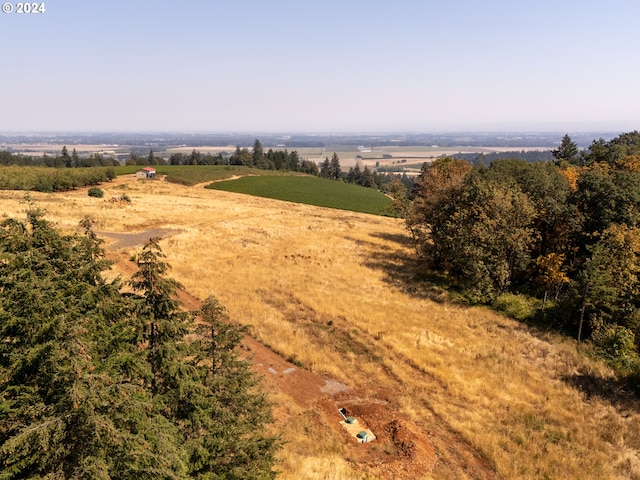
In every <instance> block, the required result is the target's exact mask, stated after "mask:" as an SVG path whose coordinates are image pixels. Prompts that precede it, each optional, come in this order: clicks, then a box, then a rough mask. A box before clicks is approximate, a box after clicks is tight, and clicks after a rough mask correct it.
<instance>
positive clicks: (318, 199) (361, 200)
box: [207, 175, 391, 215]
mask: <svg viewBox="0 0 640 480" xmlns="http://www.w3.org/2000/svg"><path fill="white" fill-rule="evenodd" d="M207 188H211V189H215V190H224V191H227V192H235V193H245V194H248V195H255V196H258V197H266V198H274V199H277V200H286V201H288V202H296V203H305V204H307V205H316V206H319V207H329V208H339V209H342V210H350V211H354V212H362V213H372V214H375V215H380V214H382V213H384V211H385V209H386V208H388V206H389V205H390V203H391V201H390V200H389V198H387V197H386V196H385V195H383V194H382V193H380V192H378V191H376V190H373V189H371V188H364V187H360V186H357V185H352V184H348V183H342V182H336V181H332V180H327V179H324V178H318V177H312V176H302V175H287V176H277V177H273V176H268V177H266V176H257V177H253V176H252V177H242V178H239V179H236V180H229V181H224V182H216V183H212V184H211V185H208V186H207Z"/></svg>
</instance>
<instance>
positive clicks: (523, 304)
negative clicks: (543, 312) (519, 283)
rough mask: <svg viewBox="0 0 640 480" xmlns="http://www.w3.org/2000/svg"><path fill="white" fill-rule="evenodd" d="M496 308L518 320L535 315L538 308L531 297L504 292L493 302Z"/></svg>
mask: <svg viewBox="0 0 640 480" xmlns="http://www.w3.org/2000/svg"><path fill="white" fill-rule="evenodd" d="M493 306H494V308H495V309H496V310H499V311H501V312H503V313H504V314H506V315H508V316H509V317H512V318H515V319H516V320H527V319H529V318H531V317H533V316H534V315H535V312H536V308H535V306H534V305H533V304H532V301H531V299H530V298H529V297H527V296H525V295H515V294H513V293H503V294H502V295H500V296H498V298H497V299H496V301H495V303H494V304H493Z"/></svg>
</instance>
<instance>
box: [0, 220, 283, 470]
mask: <svg viewBox="0 0 640 480" xmlns="http://www.w3.org/2000/svg"><path fill="white" fill-rule="evenodd" d="M82 226H83V227H84V230H85V232H84V233H85V234H84V235H69V236H63V235H60V234H59V233H58V232H57V231H56V230H55V229H53V228H52V227H51V225H50V224H49V223H48V222H46V221H45V220H44V219H43V218H42V216H41V214H40V213H39V212H37V211H32V210H31V211H29V213H28V217H27V222H20V221H17V220H13V219H7V220H5V221H3V222H2V223H1V224H0V291H2V296H0V338H2V339H3V341H2V342H0V479H3V480H4V479H22V478H91V479H105V480H106V479H114V480H115V479H122V480H125V479H131V478H136V479H149V480H151V479H186V478H203V479H204V478H273V476H274V473H273V472H272V471H271V465H272V464H273V456H274V453H275V451H276V449H277V447H278V442H277V439H276V438H275V437H270V436H267V435H265V434H264V433H262V431H261V428H262V427H263V425H264V423H266V422H267V421H269V419H270V416H269V405H268V403H267V402H266V400H265V398H264V396H263V395H262V394H261V393H260V392H259V390H257V389H256V383H255V378H254V377H253V375H252V374H251V371H250V370H249V367H248V365H247V364H246V363H244V362H243V361H241V360H238V358H237V357H235V356H234V355H235V352H234V349H235V347H236V346H237V344H238V342H239V338H241V336H242V332H243V331H242V329H239V327H235V326H233V325H231V324H225V323H224V321H226V320H227V318H226V315H223V314H222V313H219V312H224V310H223V309H222V307H221V306H219V304H217V303H216V304H215V305H216V306H215V307H209V306H208V305H210V303H205V305H206V306H207V307H206V308H205V310H203V312H204V313H203V318H205V319H208V320H206V321H205V323H204V325H206V326H207V327H206V328H207V331H208V334H207V335H203V337H202V338H203V340H202V341H201V342H197V341H192V342H187V340H186V338H185V335H186V334H187V333H195V332H194V330H193V329H192V328H190V327H191V325H192V315H190V314H188V313H186V312H183V311H182V310H180V303H179V302H178V301H176V300H175V298H174V295H175V292H176V287H177V286H178V284H177V282H175V281H173V280H171V279H169V278H167V277H166V276H165V275H166V272H167V270H168V265H167V264H166V263H165V262H164V261H163V258H164V255H163V254H162V252H161V250H160V247H159V244H158V240H157V239H153V240H152V241H151V242H150V243H149V244H148V245H147V246H145V248H144V250H143V252H142V253H141V254H140V257H139V261H138V264H139V268H140V269H139V272H138V273H137V274H136V275H134V277H133V279H132V282H131V285H132V286H133V287H134V289H135V291H136V292H137V293H133V294H123V293H121V287H122V284H121V282H120V280H119V279H116V280H113V281H110V282H107V281H105V280H104V278H103V276H102V272H103V270H104V269H105V268H107V267H108V266H109V262H107V261H106V260H105V259H104V252H103V251H102V249H101V248H100V241H99V240H98V239H97V238H96V236H95V234H93V232H92V231H91V222H90V220H88V219H85V220H83V222H82ZM212 309H213V310H212ZM216 312H218V313H216Z"/></svg>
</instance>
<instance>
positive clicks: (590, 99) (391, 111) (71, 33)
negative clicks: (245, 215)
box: [0, 0, 640, 134]
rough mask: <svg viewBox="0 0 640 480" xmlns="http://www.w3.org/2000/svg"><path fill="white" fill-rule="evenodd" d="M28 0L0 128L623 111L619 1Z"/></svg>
mask: <svg viewBox="0 0 640 480" xmlns="http://www.w3.org/2000/svg"><path fill="white" fill-rule="evenodd" d="M9 3H12V2H9ZM42 3H44V5H45V12H44V13H38V14H17V13H15V12H13V13H9V14H4V13H3V14H0V39H1V40H2V42H3V45H4V46H5V48H4V51H3V57H2V70H3V75H2V81H1V82H0V104H2V106H3V115H2V118H0V132H18V133H25V132H38V133H41V132H56V133H58V132H72V133H77V132H86V133H89V132H101V133H102V132H127V133H135V132H198V133H202V132H215V133H225V132H229V133H240V132H243V133H244V132H246V133H249V132H251V133H253V132H255V133H263V132H265V133H280V132H282V133H329V132H330V133H335V134H342V133H344V134H353V133H374V134H375V133H390V134H394V133H398V134H402V133H422V132H429V133H439V132H447V133H452V132H474V133H481V132H488V133H496V132H626V131H633V130H637V129H638V128H639V125H640V97H639V96H637V95H633V92H634V91H635V89H636V88H637V85H638V83H639V81H640V62H637V53H636V46H637V45H638V44H640V33H639V32H638V29H637V27H636V25H635V23H636V19H637V18H640V2H637V1H635V0H634V1H632V0H612V1H610V2H607V3H606V4H605V3H602V2H597V1H595V0H588V1H585V2H581V3H580V4H578V5H571V4H570V2H552V1H550V0H541V1H539V2H536V3H535V4H530V5H523V4H517V3H513V2H507V1H504V0H490V1H487V2H481V3H479V2H472V1H471V0H457V1H455V0H454V1H447V2H444V1H437V2H423V1H418V0H414V1H400V2H395V3H393V4H390V3H389V2H383V1H376V0H370V1H367V2H364V1H361V0H351V1H341V2H338V1H335V0H327V1H325V2H322V3H313V4H310V3H307V2H295V1H288V0H280V1H273V2H257V1H254V0H246V1H241V2H233V3H231V2H222V1H210V2H206V1H204V0H193V1H191V2H188V3H181V4H178V3H177V2H175V3H163V2H151V1H148V0H140V1H137V2H124V1H123V0H116V1H112V2H109V3H108V4H107V3H106V2H100V3H90V4H88V3H86V2H85V3H83V2H80V1H79V0H59V1H52V2H39V4H42ZM571 3H573V2H571ZM13 5H15V4H13Z"/></svg>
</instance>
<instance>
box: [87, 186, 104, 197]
mask: <svg viewBox="0 0 640 480" xmlns="http://www.w3.org/2000/svg"><path fill="white" fill-rule="evenodd" d="M88 195H89V196H90V197H97V198H102V197H104V192H103V191H102V189H101V188H98V187H91V188H90V189H89V192H88Z"/></svg>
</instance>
